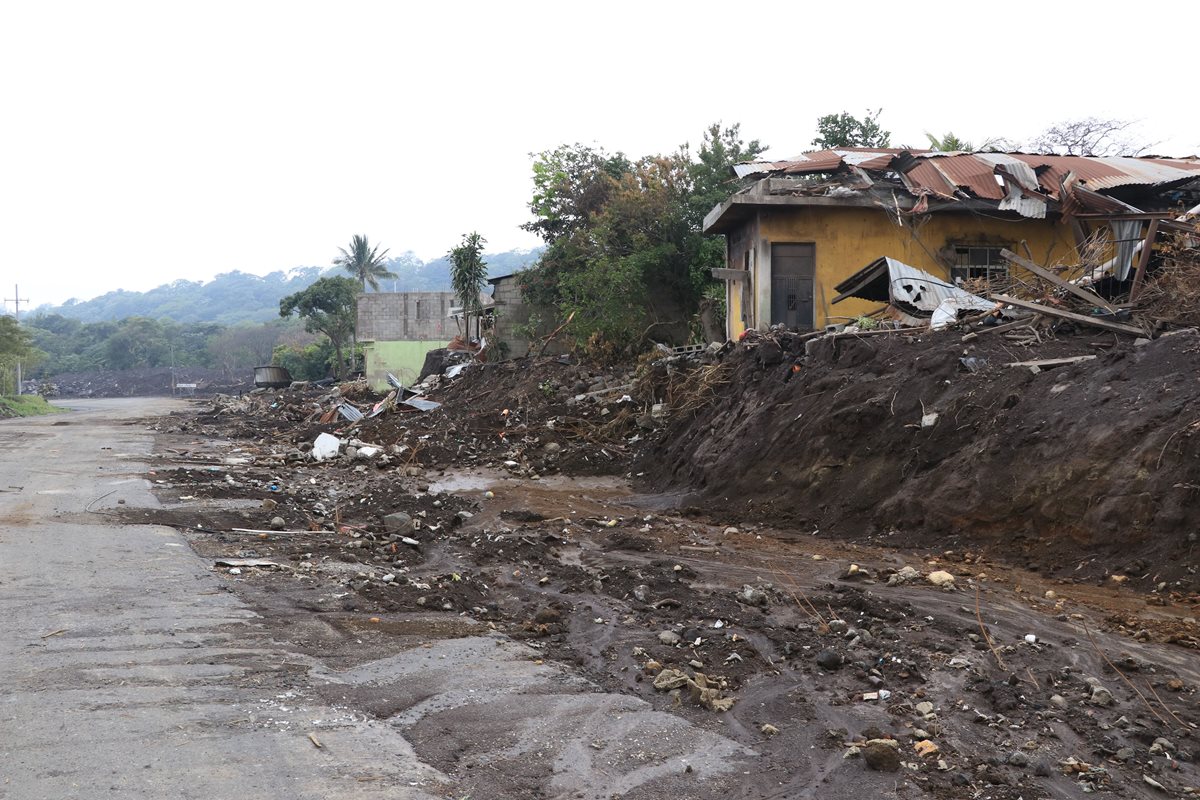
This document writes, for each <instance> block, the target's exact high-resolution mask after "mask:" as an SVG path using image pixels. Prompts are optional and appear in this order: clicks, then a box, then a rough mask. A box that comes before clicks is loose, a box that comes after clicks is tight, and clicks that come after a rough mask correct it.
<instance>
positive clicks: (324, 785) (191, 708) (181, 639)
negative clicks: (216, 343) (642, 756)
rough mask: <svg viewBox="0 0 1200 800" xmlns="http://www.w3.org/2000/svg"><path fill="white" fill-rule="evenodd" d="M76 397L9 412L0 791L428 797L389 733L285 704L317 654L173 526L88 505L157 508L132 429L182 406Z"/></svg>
mask: <svg viewBox="0 0 1200 800" xmlns="http://www.w3.org/2000/svg"><path fill="white" fill-rule="evenodd" d="M74 405H75V406H76V408H77V409H79V410H78V411H77V412H76V413H72V414H64V415H59V416H55V417H44V418H39V419H33V420H7V421H4V422H3V423H0V617H2V621H0V631H2V635H0V798H4V799H5V800H35V799H36V800H42V799H43V798H44V800H65V799H66V798H89V800H95V798H108V797H113V798H156V800H164V799H165V798H204V800H231V799H232V798H237V799H238V800H249V799H250V798H284V797H287V798H341V797H363V796H370V795H373V794H376V793H384V792H386V794H387V796H388V797H424V796H427V795H425V793H424V792H422V791H421V790H420V788H419V787H412V786H410V785H409V784H410V783H417V784H420V783H422V782H426V783H428V782H429V781H430V780H433V781H435V782H436V780H437V776H436V775H435V774H434V773H433V771H432V770H430V769H428V768H426V767H423V766H421V765H420V764H419V762H418V761H417V759H416V758H415V757H414V756H412V754H411V749H410V748H409V746H408V744H407V742H405V740H404V739H403V738H402V737H401V736H400V735H399V734H398V733H396V732H395V731H394V730H393V729H392V728H391V727H390V726H387V725H385V724H382V723H378V722H362V721H359V720H361V717H359V718H348V719H343V718H346V717H347V713H346V712H345V711H342V710H338V709H333V708H328V707H325V708H322V707H319V706H314V705H313V704H312V703H307V702H306V703H304V704H303V708H302V709H301V708H298V707H296V705H295V704H289V701H290V700H291V695H290V694H289V693H288V692H287V691H279V690H278V687H279V685H281V684H282V683H284V682H283V681H280V680H276V679H274V677H275V676H276V675H279V674H281V673H284V672H288V671H294V669H292V668H294V667H301V668H303V667H307V666H309V665H306V664H303V663H302V660H300V663H297V662H298V659H297V657H296V656H295V655H294V654H292V653H289V652H287V651H286V650H285V649H284V648H283V647H282V646H281V645H279V644H276V643H274V642H272V641H271V640H270V639H269V638H268V637H267V636H265V635H264V634H263V633H262V632H261V631H260V630H256V628H255V626H253V625H248V624H247V622H248V621H249V620H252V619H253V618H254V617H255V614H254V613H253V612H252V611H250V610H249V609H247V608H246V607H245V606H243V605H242V604H241V602H239V601H238V600H237V598H235V597H234V596H232V595H231V594H229V593H227V592H225V591H221V590H220V587H219V585H218V584H217V581H216V578H215V577H214V576H213V575H212V574H211V573H210V571H209V570H208V565H207V564H206V563H204V562H202V561H200V560H199V559H198V558H197V557H196V556H195V555H194V554H193V553H192V551H191V549H190V548H189V547H188V545H187V543H186V542H185V540H184V539H183V538H182V537H181V536H180V535H179V534H178V532H176V531H175V530H173V529H169V528H162V527H156V526H145V525H137V526H123V525H116V524H111V523H110V520H109V518H108V517H106V516H105V515H104V514H103V513H95V512H97V511H99V512H103V511H104V509H106V508H110V509H111V508H114V507H116V504H117V502H118V501H120V500H123V501H125V502H126V503H127V504H129V505H152V504H153V503H154V502H155V501H154V499H153V498H152V497H151V496H150V492H149V489H148V483H147V482H146V480H145V478H144V473H145V466H144V464H142V463H139V460H138V459H139V458H140V457H142V456H144V455H145V454H146V453H148V452H149V450H150V447H151V444H152V440H151V435H150V434H149V433H148V432H147V431H146V428H145V426H143V425H136V424H135V425H128V424H125V423H127V421H128V419H129V418H132V417H137V416H145V415H146V414H148V413H154V412H161V411H165V410H168V409H169V408H171V407H172V401H170V400H146V399H134V400H88V401H80V402H78V403H75V404H74ZM105 495H107V496H105ZM101 498H103V499H101ZM89 507H90V509H91V513H86V512H87V511H88V509H89ZM331 723H333V724H332V725H331ZM313 731H317V732H318V735H319V737H320V738H319V741H321V743H322V744H323V745H325V747H324V748H323V749H321V750H318V749H317V748H316V747H315V745H314V744H313V743H312V742H311V741H310V740H309V738H308V733H309V732H313ZM381 761H383V762H385V763H386V764H387V769H385V770H384V771H385V772H388V773H390V774H389V776H388V777H389V778H391V779H390V780H387V781H384V782H381V781H379V780H374V781H363V780H362V779H361V778H362V776H363V775H364V774H369V775H372V776H378V775H379V773H380V771H381V770H380V767H379V765H380V762H381ZM398 772H399V773H404V774H397V773H398ZM384 784H387V785H386V787H385V785H384Z"/></svg>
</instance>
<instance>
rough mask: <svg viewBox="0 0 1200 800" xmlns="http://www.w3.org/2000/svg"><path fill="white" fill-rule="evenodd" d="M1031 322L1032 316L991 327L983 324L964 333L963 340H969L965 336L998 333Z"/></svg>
mask: <svg viewBox="0 0 1200 800" xmlns="http://www.w3.org/2000/svg"><path fill="white" fill-rule="evenodd" d="M1032 322H1033V318H1032V317H1026V318H1025V319H1018V320H1014V321H1013V322H1005V323H1003V324H1002V325H993V326H991V327H987V326H984V327H982V328H979V329H978V330H972V331H971V332H970V333H968V334H966V335H964V336H963V341H964V342H968V341H970V339H968V338H967V336H971V337H975V336H981V335H983V334H985V333H1000V332H1002V331H1011V330H1014V329H1016V328H1020V327H1022V326H1024V325H1029V324H1030V323H1032Z"/></svg>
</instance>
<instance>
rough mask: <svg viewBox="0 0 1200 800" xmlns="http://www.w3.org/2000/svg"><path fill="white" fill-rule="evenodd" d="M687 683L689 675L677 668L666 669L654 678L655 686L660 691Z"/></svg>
mask: <svg viewBox="0 0 1200 800" xmlns="http://www.w3.org/2000/svg"><path fill="white" fill-rule="evenodd" d="M687 684H688V676H687V675H686V674H685V673H683V672H680V671H679V670H677V669H664V670H663V671H662V672H660V673H658V675H657V676H656V677H655V678H654V688H655V689H657V690H658V691H660V692H669V691H671V690H672V689H678V688H680V687H683V686H687Z"/></svg>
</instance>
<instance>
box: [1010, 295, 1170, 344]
mask: <svg viewBox="0 0 1200 800" xmlns="http://www.w3.org/2000/svg"><path fill="white" fill-rule="evenodd" d="M991 298H992V299H993V300H995V301H996V302H997V303H1007V304H1008V305H1010V306H1016V307H1017V308H1026V309H1029V310H1030V311H1036V312H1037V313H1039V314H1045V315H1046V316H1047V317H1058V318H1059V319H1069V320H1071V321H1072V322H1078V323H1079V324H1080V325H1090V326H1091V327H1093V328H1100V329H1102V330H1106V331H1115V332H1116V333H1127V334H1129V335H1130V336H1145V335H1146V332H1145V331H1144V330H1142V329H1141V328H1137V327H1134V326H1133V325H1124V324H1122V323H1120V322H1112V321H1110V320H1107V319H1101V318H1099V317H1089V316H1085V315H1083V314H1076V313H1075V312H1073V311H1063V310H1061V309H1058V308H1052V307H1050V306H1044V305H1042V304H1041V303H1032V302H1030V301H1029V300H1018V299H1017V298H1015V297H1009V296H1008V295H1004V294H994V295H991Z"/></svg>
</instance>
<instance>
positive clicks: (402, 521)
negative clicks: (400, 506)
mask: <svg viewBox="0 0 1200 800" xmlns="http://www.w3.org/2000/svg"><path fill="white" fill-rule="evenodd" d="M383 527H384V528H385V529H386V530H387V531H388V533H408V532H410V531H411V530H412V529H413V518H412V517H411V516H409V515H408V514H405V513H404V512H403V511H397V512H395V513H392V514H388V515H387V516H386V517H384V518H383Z"/></svg>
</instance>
